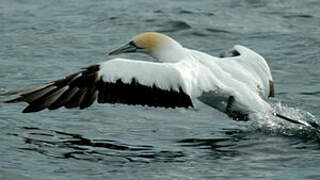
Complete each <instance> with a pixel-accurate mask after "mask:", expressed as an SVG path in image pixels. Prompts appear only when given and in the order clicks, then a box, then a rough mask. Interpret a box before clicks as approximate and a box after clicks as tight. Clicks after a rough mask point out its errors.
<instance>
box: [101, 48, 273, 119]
mask: <svg viewBox="0 0 320 180" xmlns="http://www.w3.org/2000/svg"><path fill="white" fill-rule="evenodd" d="M234 49H235V50H236V51H237V52H239V53H240V55H239V56H235V57H227V58H218V57H213V56H210V55H208V54H205V53H202V52H199V51H196V50H191V49H186V48H183V52H179V53H180V54H179V57H180V59H177V60H176V61H174V62H172V60H171V62H163V63H161V62H159V63H154V62H145V61H133V60H129V59H120V58H116V59H113V60H110V61H107V62H103V63H101V64H100V65H101V66H100V67H101V69H100V71H99V74H100V75H101V76H102V78H103V81H105V82H115V81H116V80H117V79H122V81H123V82H125V83H130V82H131V80H132V78H133V77H134V78H135V79H136V80H137V81H138V82H139V83H140V84H142V85H146V86H150V87H151V86H153V85H156V86H157V87H159V88H161V89H165V90H170V89H173V90H175V91H179V87H182V89H183V90H184V91H185V92H186V93H187V94H188V95H189V96H190V97H191V98H192V100H195V99H196V98H198V99H199V100H201V101H202V102H204V103H205V104H208V105H210V106H212V107H214V108H217V109H219V110H221V111H225V110H224V108H225V107H226V103H227V102H226V101H227V99H228V98H229V97H230V96H233V97H234V98H235V102H234V104H233V106H232V110H235V111H240V112H242V113H252V112H264V111H270V110H271V107H270V105H269V104H268V103H267V102H266V101H265V100H264V99H263V98H264V97H267V96H268V94H269V92H270V89H269V87H270V86H269V81H270V80H272V76H271V73H270V69H269V67H268V65H267V63H266V62H265V60H264V59H263V58H262V57H261V56H260V55H259V54H257V53H255V52H254V51H252V50H250V49H248V48H245V47H243V46H239V45H237V46H235V47H234ZM181 53H182V54H183V55H181ZM172 56H174V54H173V55H172ZM160 61H161V59H160Z"/></svg>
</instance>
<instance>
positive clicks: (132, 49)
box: [107, 41, 138, 56]
mask: <svg viewBox="0 0 320 180" xmlns="http://www.w3.org/2000/svg"><path fill="white" fill-rule="evenodd" d="M137 49H138V48H137V46H136V45H135V44H134V43H133V42H132V41H130V42H129V43H128V44H126V45H124V46H122V47H120V48H118V49H115V50H112V51H111V52H107V55H109V56H111V55H117V54H122V53H132V52H136V51H137Z"/></svg>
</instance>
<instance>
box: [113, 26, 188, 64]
mask: <svg viewBox="0 0 320 180" xmlns="http://www.w3.org/2000/svg"><path fill="white" fill-rule="evenodd" d="M182 50H183V47H182V46H181V45H180V44H179V43H178V42H177V41H175V40H173V39H172V38H170V37H169V36H167V35H164V34H161V33H156V32H146V33H142V34H139V35H136V36H134V37H133V38H132V40H131V41H130V42H129V43H127V44H125V45H124V46H122V47H120V48H118V49H115V50H113V51H111V52H109V53H108V55H117V54H122V53H133V52H142V53H147V54H149V55H151V56H152V57H154V58H156V59H158V60H159V61H173V59H174V58H176V59H175V60H174V61H177V60H178V59H177V56H176V55H177V54H180V51H182Z"/></svg>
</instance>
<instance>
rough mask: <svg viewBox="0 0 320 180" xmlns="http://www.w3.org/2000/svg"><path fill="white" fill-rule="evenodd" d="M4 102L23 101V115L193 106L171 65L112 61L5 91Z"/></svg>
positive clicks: (177, 73)
mask: <svg viewBox="0 0 320 180" xmlns="http://www.w3.org/2000/svg"><path fill="white" fill-rule="evenodd" d="M6 95H19V97H17V98H15V99H11V100H8V101H6V102H7V103H15V102H27V103H28V104H29V105H28V106H27V107H26V108H25V109H24V110H23V112H24V113H28V112H37V111H41V110H43V109H49V110H54V109H58V108H60V107H66V108H75V107H80V109H84V108H87V107H89V106H90V105H92V104H93V103H94V101H95V100H96V99H98V103H123V104H129V105H136V104H140V105H148V106H156V107H157V106H158V107H172V108H174V107H186V108H187V107H193V105H192V101H191V97H190V94H189V93H187V92H186V87H185V82H184V79H183V78H182V76H181V74H180V73H179V71H178V70H177V69H176V67H175V66H174V65H173V64H167V63H151V62H143V61H131V60H126V59H114V60H111V61H107V62H104V63H101V64H97V65H93V66H90V67H87V68H84V69H83V70H82V71H80V72H77V73H75V74H72V75H70V76H67V77H65V78H63V79H60V80H57V81H53V82H50V83H47V84H44V85H41V86H38V87H34V88H27V89H22V90H16V91H9V92H7V93H6Z"/></svg>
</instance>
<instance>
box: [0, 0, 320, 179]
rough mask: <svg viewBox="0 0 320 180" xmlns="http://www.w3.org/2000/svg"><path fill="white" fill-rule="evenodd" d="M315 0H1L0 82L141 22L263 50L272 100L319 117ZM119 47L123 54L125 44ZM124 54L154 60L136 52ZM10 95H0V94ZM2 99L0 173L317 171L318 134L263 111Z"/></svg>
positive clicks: (188, 175)
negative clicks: (34, 108) (33, 107)
mask: <svg viewBox="0 0 320 180" xmlns="http://www.w3.org/2000/svg"><path fill="white" fill-rule="evenodd" d="M319 7H320V1H318V0H308V1H299V0H290V1H281V0H269V1H262V0H243V1H234V0H224V1H218V0H216V1H211V0H202V1H198V2H195V1H165V0H164V1H155V0H151V1H147V0H136V1H103V0H96V1H85V0H77V1H75V0H69V1H63V0H47V1H40V0H28V1H26V0H3V1H0V92H5V91H7V90H11V89H17V88H22V87H26V86H29V85H37V84H41V83H44V82H47V81H52V80H55V79H57V78H61V77H64V76H66V75H68V74H70V73H73V72H76V71H78V70H79V68H81V67H86V66H88V65H91V64H95V63H98V62H101V61H104V60H107V59H108V57H106V56H105V55H104V54H105V52H106V51H108V50H111V49H114V48H116V47H119V46H120V45H122V44H123V43H125V42H127V41H128V40H129V39H130V38H131V37H132V36H133V35H136V34H138V33H141V32H145V31H158V32H163V33H166V34H168V35H170V36H172V37H173V38H174V39H176V40H178V41H179V42H180V43H181V44H183V45H184V46H186V47H188V48H193V49H197V50H201V51H204V52H207V53H209V54H212V55H216V56H218V55H219V54H220V53H221V52H223V51H226V50H228V49H230V48H232V46H233V45H235V44H242V45H245V46H248V47H250V48H252V49H254V50H255V51H257V52H259V53H260V54H261V55H263V56H264V57H265V59H266V60H267V61H268V63H269V65H270V67H271V70H272V74H273V78H274V82H275V88H276V97H275V98H274V99H271V100H270V103H271V104H273V106H274V108H275V109H278V110H279V111H281V112H282V113H284V114H286V115H288V116H290V117H295V118H298V119H301V120H304V121H309V122H315V123H317V122H318V121H319V117H320V113H319V105H320V82H319V77H320V71H319V68H320V60H319V47H320V46H319V45H320V38H319V37H320V11H319ZM121 57H129V55H122V56H121ZM130 58H135V59H143V60H151V59H150V58H148V57H146V56H143V55H140V54H130ZM5 99H7V97H3V96H0V101H1V100H5ZM24 106H25V104H3V103H0V160H1V161H0V179H39V180H40V179H41V180H42V179H59V180H60V179H62V180H63V179H77V180H79V179H155V180H173V179H179V180H180V179H181V180H188V179H197V180H199V179H237V180H239V179H246V180H247V179H310V180H311V179H312V180H315V179H320V173H319V168H320V139H319V135H318V133H317V132H316V131H315V130H314V129H312V128H302V127H299V126H297V125H293V124H289V123H286V122H283V121H281V120H279V119H276V118H272V117H268V116H266V115H263V114H260V115H259V116H258V117H257V118H253V119H252V120H251V121H248V122H237V121H233V120H231V119H230V118H228V117H227V116H226V115H224V114H222V113H220V112H218V111H216V110H214V109H212V108H210V107H208V106H206V105H204V104H201V103H200V102H199V103H198V104H197V109H194V110H191V109H183V108H181V109H164V108H150V107H143V106H126V105H110V104H95V105H93V106H92V107H90V108H88V109H86V110H78V109H73V110H66V109H59V110H57V111H43V112H39V113H34V114H22V113H21V110H22V109H23V107H24Z"/></svg>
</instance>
